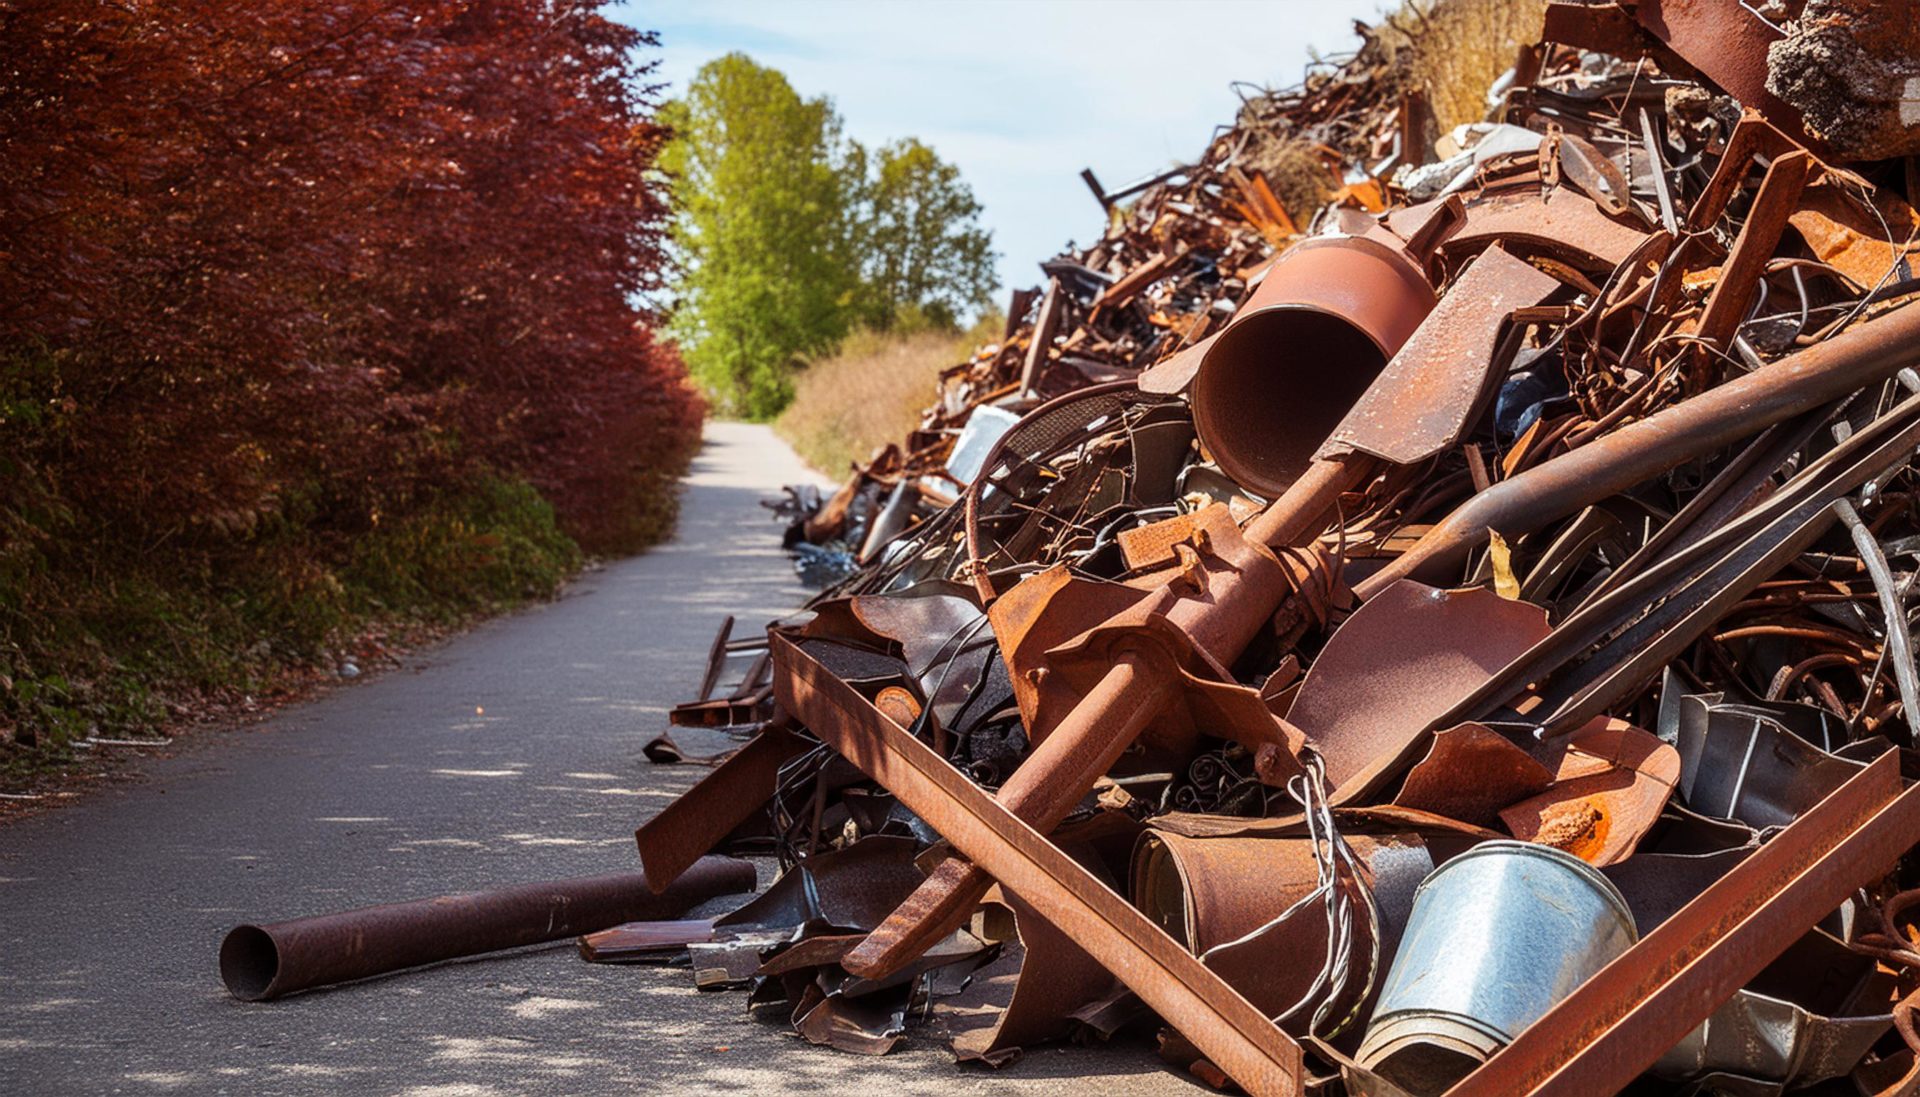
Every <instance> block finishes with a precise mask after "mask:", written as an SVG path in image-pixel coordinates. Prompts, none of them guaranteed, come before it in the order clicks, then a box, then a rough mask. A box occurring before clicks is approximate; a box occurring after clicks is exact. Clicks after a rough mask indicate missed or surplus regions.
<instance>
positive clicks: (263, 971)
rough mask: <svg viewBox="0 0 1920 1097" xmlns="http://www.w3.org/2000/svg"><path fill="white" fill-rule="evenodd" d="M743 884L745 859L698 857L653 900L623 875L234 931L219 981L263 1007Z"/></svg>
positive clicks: (612, 922) (669, 914)
mask: <svg viewBox="0 0 1920 1097" xmlns="http://www.w3.org/2000/svg"><path fill="white" fill-rule="evenodd" d="M753 884H754V868H753V865H752V864H751V863H749V862H747V861H740V860H735V859H734V858H731V857H702V858H701V859H700V860H699V861H698V862H696V863H695V864H694V866H693V867H692V868H690V869H688V870H687V871H686V872H684V873H682V874H681V876H680V878H679V879H677V880H675V881H674V882H673V884H672V886H670V887H668V888H667V889H666V891H664V892H662V893H660V894H659V895H655V894H654V893H653V891H652V889H650V888H649V887H647V878H646V876H645V875H644V874H642V873H638V872H623V873H615V874H613V875H610V876H588V877H583V878H580V879H576V880H554V881H551V882H548V883H543V884H525V885H522V886H520V887H514V888H507V889H504V890H501V891H483V892H477V893H475V894H472V895H443V896H441V897H440V898H438V899H420V900H417V901H415V902H411V903H391V904H388V905H386V906H378V907H365V908H362V909H360V910H348V911H342V912H340V913H338V914H322V915H318V916H316V917H312V918H299V919H295V920H294V921H291V922H276V923H274V924H272V925H266V926H253V925H246V926H235V927H234V928H233V930H232V931H231V932H229V933H228V934H227V937H226V940H225V941H223V942H221V945H220V977H221V979H223V980H224V981H225V982H226V984H227V990H228V991H229V992H230V993H232V995H233V996H234V997H235V998H239V999H242V1000H243V1001H248V1002H258V1001H264V1000H265V999H268V998H278V997H280V996H281V995H283V994H292V993H293V992H295V991H299V990H307V989H310V988H312V987H318V986H326V985H327V984H329V983H344V982H346V981H348V980H350V979H364V978H366V977H368V976H370V975H380V974H383V973H385V972H389V971H399V970H401V969H402V968H410V967H418V966H420V965H421V964H431V963H437V962H439V961H441V960H451V959H454V958H455V957H459V956H475V955H478V954H480V953H483V952H496V951H498V950H500V949H506V948H519V947H521V946H522V945H537V944H541V943H543V942H546V941H558V940H560V939H561V938H564V937H573V936H577V935H579V934H582V933H592V932H594V931H596V930H602V929H609V928H611V927H613V926H617V925H620V924H621V923H623V922H639V921H653V920H656V919H661V918H675V917H678V916H679V915H681V914H684V913H685V912H686V911H687V910H688V909H690V908H692V907H695V906H698V905H699V904H701V903H703V902H706V901H707V900H708V899H711V898H713V897H715V896H718V895H728V894H731V893H734V892H740V891H751V890H753Z"/></svg>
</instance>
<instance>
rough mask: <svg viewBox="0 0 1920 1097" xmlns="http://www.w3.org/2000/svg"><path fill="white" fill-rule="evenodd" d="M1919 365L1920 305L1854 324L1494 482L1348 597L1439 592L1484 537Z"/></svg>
mask: <svg viewBox="0 0 1920 1097" xmlns="http://www.w3.org/2000/svg"><path fill="white" fill-rule="evenodd" d="M1916 362H1920V307H1907V308H1903V309H1900V310H1898V311H1897V312H1894V313H1892V314H1890V315H1887V316H1883V317H1881V318H1879V319H1877V320H1873V321H1870V322H1868V323H1865V324H1861V325H1859V326H1857V327H1854V328H1852V329H1850V330H1848V331H1846V332H1843V333H1841V334H1839V335H1836V336H1834V337H1833V338H1831V339H1829V340H1827V341H1826V342H1824V343H1817V344H1815V345H1813V346H1811V347H1808V348H1807V349H1805V350H1802V351H1799V352H1797V353H1795V354H1792V355H1789V356H1787V357H1785V358H1782V359H1781V360H1780V361H1778V362H1774V363H1772V364H1771V365H1768V366H1766V367H1764V368H1762V369H1758V370H1755V371H1754V372H1752V373H1749V374H1747V375H1746V376H1744V377H1740V378H1737V379H1735V380H1732V381H1728V382H1726V383H1725V384H1722V385H1718V386H1716V387H1714V388H1711V389H1708V390H1707V391H1706V392H1703V393H1701V394H1700V395H1698V396H1695V397H1693V398H1692V399H1690V400H1686V401H1683V402H1681V403H1679V404H1676V405H1674V406H1673V407H1671V408H1668V409H1666V410H1665V411H1660V412H1655V413H1654V414H1652V415H1650V416H1648V417H1647V418H1645V419H1642V420H1640V421H1639V422H1637V423H1629V424H1627V425H1626V426H1624V427H1621V428H1620V429H1618V430H1615V431H1613V432H1612V433H1609V434H1606V435H1603V436H1601V437H1599V438H1596V439H1594V440H1593V441H1591V442H1588V443H1586V444H1585V445H1583V446H1581V447H1579V448H1578V449H1575V450H1573V451H1572V452H1570V453H1565V454H1562V455H1560V456H1559V457H1555V458H1553V459H1552V460H1550V461H1546V462H1543V463H1541V464H1539V465H1537V466H1535V467H1534V468H1531V469H1528V470H1527V471H1525V472H1523V473H1521V474H1520V475H1518V476H1515V477H1513V478H1512V479H1509V480H1502V481H1501V482H1499V483H1497V484H1494V485H1493V486H1492V487H1489V488H1488V489H1487V490H1485V491H1483V492H1480V493H1479V494H1478V495H1475V496H1474V497H1473V498H1472V499H1469V500H1468V501H1467V502H1466V503H1464V504H1462V505H1461V506H1460V507H1459V508H1458V509H1457V510H1455V511H1454V512H1453V513H1452V514H1450V515H1448V516H1447V517H1446V519H1445V520H1444V521H1442V522H1441V523H1440V524H1439V525H1437V526H1434V527H1433V528H1432V529H1430V530H1428V531H1427V533H1426V535H1425V536H1423V537H1421V538H1420V540H1419V541H1417V542H1415V543H1414V545H1413V547H1412V548H1410V549H1408V550H1407V551H1406V552H1405V553H1404V554H1402V555H1401V556H1400V557H1399V558H1397V559H1396V560H1394V561H1393V562H1392V563H1390V564H1388V565H1387V566H1386V567H1384V568H1382V569H1381V570H1379V571H1378V572H1375V573H1374V574H1373V575H1371V576H1369V577H1368V578H1367V579H1366V580H1365V581H1363V582H1361V583H1359V584H1358V585H1356V586H1355V587H1354V593H1355V594H1357V595H1359V596H1360V597H1361V598H1363V599H1364V598H1368V597H1371V596H1372V595H1374V594H1377V593H1379V592H1380V591H1382V590H1385V589H1386V588H1387V587H1388V586H1390V585H1392V584H1393V582H1394V581H1395V580H1398V579H1406V578H1414V579H1421V580H1424V581H1427V582H1436V583H1443V584H1444V583H1445V582H1446V580H1447V572H1448V569H1449V568H1457V567H1458V566H1459V565H1460V563H1461V561H1462V560H1463V559H1464V558H1465V556H1466V555H1467V553H1468V551H1469V550H1471V549H1473V548H1475V547H1477V546H1479V545H1483V544H1485V543H1486V542H1487V531H1488V530H1499V531H1500V533H1501V535H1502V536H1505V537H1514V536H1516V535H1519V534H1523V533H1531V532H1533V531H1534V530H1537V529H1539V528H1541V527H1542V526H1545V525H1546V524H1547V523H1548V522H1551V521H1554V520H1555V519H1558V518H1561V517H1564V516H1565V515H1567V514H1571V513H1572V512H1574V511H1576V510H1578V509H1579V508H1581V507H1584V506H1590V505H1592V504H1594V503H1598V502H1599V501H1600V500H1602V499H1605V498H1607V497H1608V496H1610V495H1615V494H1617V493H1619V492H1622V491H1625V490H1626V489H1628V488H1630V487H1633V486H1634V485H1635V484H1640V483H1644V482H1646V481H1647V480H1651V479H1652V478H1654V477H1655V476H1658V475H1660V474H1661V473H1663V472H1667V471H1669V470H1671V469H1674V468H1677V467H1679V466H1680V465H1682V464H1685V463H1686V462H1688V461H1691V460H1693V459H1694V458H1696V457H1699V456H1702V455H1704V454H1708V453H1711V452H1713V451H1714V450H1717V449H1720V448H1722V447H1724V446H1729V445H1732V444H1733V443H1735V442H1737V441H1739V440H1740V439H1742V438H1746V437H1749V436H1750V435H1754V434H1757V433H1759V432H1760V431H1762V430H1764V429H1766V428H1767V427H1770V426H1772V425H1773V424H1775V423H1778V422H1782V421H1783V420H1786V419H1790V418H1792V417H1793V416H1795V415H1798V414H1800V413H1801V412H1805V411H1811V410H1813V409H1814V408H1817V407H1819V406H1820V405H1822V404H1825V403H1828V402H1829V401H1832V400H1837V399H1839V398H1840V397H1842V396H1845V395H1847V394H1848V393H1850V392H1853V391H1855V390H1857V389H1859V388H1862V387H1863V386H1865V385H1868V384H1871V383H1873V382H1875V381H1879V380H1883V379H1885V378H1887V377H1891V376H1893V374H1895V373H1896V372H1898V371H1899V370H1901V369H1902V368H1904V367H1907V366H1911V365H1913V364H1915V363H1916Z"/></svg>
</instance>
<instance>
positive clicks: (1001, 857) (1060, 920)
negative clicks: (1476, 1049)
mask: <svg viewBox="0 0 1920 1097" xmlns="http://www.w3.org/2000/svg"><path fill="white" fill-rule="evenodd" d="M773 644H774V648H773V651H774V659H775V662H776V663H778V664H779V666H780V668H781V671H782V673H780V674H779V675H777V676H776V681H777V682H778V683H779V693H780V698H781V703H782V705H783V706H784V707H786V709H787V711H789V712H791V713H793V714H794V715H795V717H796V718H798V719H799V720H801V721H802V722H803V723H805V725H806V726H807V727H808V728H810V729H812V730H813V732H814V733H815V734H816V735H818V736H819V737H820V738H821V739H822V740H824V741H826V742H827V743H828V744H829V745H831V746H832V747H833V748H834V749H835V750H837V751H839V752H840V753H841V754H842V755H843V756H844V757H846V758H847V760H849V761H851V762H853V763H854V764H855V765H857V766H859V767H860V768H861V769H862V770H863V771H865V772H866V773H867V775H868V776H870V777H872V778H873V779H874V780H876V781H878V782H880V784H882V785H883V786H885V787H886V788H887V790H888V791H890V792H892V793H893V794H894V795H895V796H897V797H899V798H900V802H901V803H903V804H905V805H906V806H907V807H908V808H910V809H912V810H913V811H914V812H915V813H916V814H918V815H919V816H920V817H921V818H923V819H925V820H926V821H927V822H928V823H929V824H931V825H932V826H933V827H934V829H935V830H937V831H939V832H940V833H941V835H943V836H944V837H945V838H946V839H947V840H948V841H950V842H952V843H953V845H954V848H956V849H958V850H959V851H960V852H961V853H964V854H965V855H966V856H967V857H968V858H969V859H971V860H972V861H973V863H974V864H976V865H978V866H979V867H980V868H982V869H983V870H985V871H986V872H988V873H990V874H991V875H992V876H993V877H994V878H995V879H996V880H998V881H999V882H1000V884H1001V886H1003V887H1005V888H1007V889H1008V890H1010V891H1012V892H1013V893H1014V894H1015V895H1017V896H1019V897H1020V898H1021V899H1022V900H1024V901H1025V902H1026V903H1027V904H1029V905H1030V906H1032V907H1033V909H1034V910H1035V912H1037V913H1038V914H1039V915H1040V916H1041V917H1043V918H1045V919H1047V921H1049V922H1050V923H1052V924H1053V925H1054V927H1055V928H1057V929H1059V930H1060V931H1061V932H1062V933H1065V934H1066V935H1068V936H1069V937H1070V938H1072V939H1073V940H1074V941H1075V943H1077V944H1078V945H1079V946H1080V947H1081V948H1083V949H1085V950H1086V952H1087V954H1088V955H1090V956H1092V957H1093V958H1094V959H1095V960H1097V961H1099V962H1100V964H1101V965H1102V966H1103V967H1105V968H1107V970H1109V971H1111V972H1113V973H1114V975H1115V976H1116V977H1118V978H1119V979H1120V981H1121V982H1123V983H1125V984H1126V985H1127V987H1128V988H1129V989H1131V990H1132V991H1133V992H1134V993H1135V994H1137V995H1139V996H1140V998H1141V1000H1142V1001H1144V1002H1146V1003H1147V1005H1149V1006H1151V1007H1152V1008H1153V1009H1154V1010H1155V1011H1156V1012H1158V1013H1159V1014H1160V1016H1161V1017H1163V1018H1165V1019H1166V1021H1167V1022H1168V1023H1169V1024H1171V1025H1172V1026H1173V1027H1174V1028H1176V1029H1178V1030H1179V1031H1180V1032H1181V1033H1182V1034H1183V1035H1185V1036H1186V1037H1187V1038H1188V1039H1189V1040H1190V1041H1192V1042H1193V1044H1194V1046H1195V1047H1197V1048H1199V1049H1200V1051H1201V1052H1202V1053H1204V1054H1205V1055H1206V1056H1207V1058H1208V1059H1209V1060H1211V1061H1212V1062H1213V1063H1215V1064H1216V1065H1217V1066H1219V1067H1220V1068H1221V1069H1222V1070H1223V1071H1225V1072H1226V1073H1227V1075H1228V1076H1229V1077H1231V1078H1232V1079H1233V1080H1234V1081H1235V1082H1237V1083H1239V1084H1240V1086H1241V1087H1242V1088H1244V1089H1245V1090H1246V1091H1247V1092H1248V1093H1249V1094H1251V1095H1253V1097H1297V1095H1298V1094H1300V1093H1301V1091H1302V1090H1301V1081H1300V1079H1301V1050H1300V1045H1299V1044H1297V1043H1295V1042H1294V1040H1293V1038H1292V1037H1290V1036H1288V1035H1287V1034H1286V1033H1284V1032H1282V1031H1281V1030H1280V1029H1279V1027H1278V1026H1276V1025H1275V1024H1274V1023H1273V1022H1272V1021H1271V1020H1269V1019H1268V1018H1267V1017H1266V1016H1264V1015H1263V1014H1261V1013H1260V1011H1259V1010H1257V1009H1255V1008H1254V1007H1253V1006H1252V1005H1251V1004H1250V1003H1248V1002H1247V1000H1246V999H1245V998H1243V997H1241V996H1240V993H1239V992H1238V991H1236V990H1234V989H1233V988H1232V987H1230V986H1228V985H1227V983H1226V982H1225V981H1224V980H1223V979H1221V978H1220V976H1219V975H1217V974H1215V973H1214V972H1213V971H1211V970H1209V969H1208V968H1207V967H1206V966H1205V965H1203V964H1201V963H1200V961H1199V959H1197V958H1196V957H1194V956H1193V955H1192V954H1191V953H1189V952H1188V951H1187V950H1186V949H1185V948H1183V947H1181V945H1180V944H1179V943H1178V942H1176V941H1175V940H1174V939H1173V938H1171V937H1169V936H1167V934H1166V933H1165V932H1164V931H1163V930H1161V929H1160V928H1159V927H1158V926H1155V925H1154V924H1153V923H1152V922H1150V921H1148V920H1147V918H1146V916H1145V915H1143V914H1141V913H1140V912H1139V911H1138V910H1136V909H1134V907H1133V906H1132V904H1130V903H1128V902H1127V901H1126V900H1125V899H1123V898H1121V897H1120V896H1119V895H1117V894H1115V893H1114V892H1113V890H1112V889H1110V888H1108V887H1107V886H1106V885H1105V884H1103V883H1101V882H1100V881H1099V879H1098V878H1096V877H1095V876H1093V874H1091V873H1089V872H1088V871H1087V870H1086V869H1085V868H1083V867H1082V866H1081V865H1080V864H1079V863H1077V862H1076V861H1074V860H1073V859H1072V858H1070V857H1068V856H1067V855H1066V854H1065V853H1062V852H1061V851H1060V850H1059V848H1058V847H1056V846H1054V845H1053V843H1051V842H1049V841H1048V840H1047V839H1046V838H1045V837H1044V836H1042V835H1041V834H1040V833H1038V832H1037V831H1035V830H1034V829H1033V828H1032V827H1030V826H1028V825H1027V824H1025V823H1023V822H1021V821H1020V819H1019V818H1018V817H1016V816H1015V815H1013V813H1011V812H1009V811H1008V810H1007V809H1006V808H1005V807H1003V806H1001V805H1000V804H999V803H998V802H997V801H995V800H994V798H993V797H992V796H990V795H989V794H988V793H987V792H986V791H985V790H983V789H981V788H980V787H979V786H978V785H975V784H974V783H973V782H972V781H971V780H969V779H968V778H967V777H966V775H965V774H963V773H961V772H960V771H959V770H957V769H955V768H953V766H951V765H949V764H948V763H947V762H946V760H944V759H942V758H941V757H940V756H939V755H937V754H935V753H934V752H933V751H932V750H931V749H930V748H928V747H927V746H926V744H924V743H922V742H920V741H919V740H918V739H915V738H914V737H913V736H912V735H910V734H908V733H907V731H906V729H905V728H902V727H901V726H900V725H898V724H896V723H894V722H893V721H892V720H890V719H888V718H887V717H886V716H885V715H883V714H882V713H881V712H880V711H879V710H878V709H876V708H874V707H873V705H872V704H871V703H870V702H868V701H867V699H866V698H865V697H862V696H861V695H860V694H859V693H858V692H857V691H856V690H854V688H853V687H852V686H849V685H847V684H846V683H845V682H842V681H841V680H839V679H838V678H835V677H834V676H833V675H832V674H831V673H829V672H828V671H827V670H826V668H825V667H823V666H821V665H820V664H819V663H818V662H816V661H814V660H813V659H812V658H811V657H810V656H808V655H807V654H806V653H805V652H803V651H801V650H800V648H799V647H797V646H795V645H794V644H792V643H790V642H789V641H787V640H786V639H785V638H784V637H779V636H776V637H774V638H773Z"/></svg>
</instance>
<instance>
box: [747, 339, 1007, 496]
mask: <svg viewBox="0 0 1920 1097" xmlns="http://www.w3.org/2000/svg"><path fill="white" fill-rule="evenodd" d="M1002 325H1003V320H1002V319H1001V317H1000V316H999V315H998V314H997V313H996V314H994V315H991V316H989V317H987V318H985V319H983V320H982V321H981V322H980V323H979V324H977V325H975V327H974V329H973V330H972V331H969V332H965V333H963V334H958V335H956V334H954V333H953V332H928V331H922V332H915V333H912V334H907V335H900V334H888V333H881V332H872V331H861V332H856V333H854V334H853V335H851V336H849V337H848V338H847V339H846V341H845V342H843V343H842V344H841V346H840V351H839V353H837V354H835V355H834V356H833V357H831V358H823V359H821V360H819V361H817V362H814V363H813V364H812V365H810V366H808V367H807V368H806V370H805V372H803V373H801V374H800V376H799V377H798V378H797V379H796V380H795V382H794V393H793V403H791V404H789V405H787V410H786V411H784V412H782V413H781V414H780V418H778V419H776V420H774V423H773V429H774V431H775V432H776V433H778V434H779V435H780V436H781V437H782V438H785V439H786V440H787V441H788V442H790V443H792V444H793V448H794V449H795V450H797V451H798V452H799V454H800V456H801V457H802V458H804V459H805V460H806V462H807V463H808V464H810V465H812V466H813V467H814V468H816V469H819V470H820V471H821V472H824V473H826V474H827V475H829V476H832V477H836V478H837V477H839V476H841V475H843V474H845V473H846V471H847V466H848V464H849V463H851V462H853V461H864V460H866V459H867V458H868V457H869V456H870V455H871V454H872V453H873V451H874V449H875V448H877V447H879V446H883V445H886V444H887V443H888V442H898V441H900V440H901V439H902V438H904V437H905V436H906V434H907V432H908V431H910V430H913V429H914V428H915V427H918V426H919V425H920V413H921V412H922V411H924V410H925V409H926V407H927V405H928V404H931V403H932V402H933V398H934V394H935V383H936V380H937V379H938V378H939V376H940V371H941V370H943V369H946V368H947V367H948V366H951V365H954V364H955V363H957V362H963V361H965V360H966V359H967V357H968V356H969V355H971V354H972V353H973V349H974V347H975V346H977V345H978V344H980V343H983V342H987V341H990V340H994V339H998V338H999V337H1000V331H1001V327H1002Z"/></svg>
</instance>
